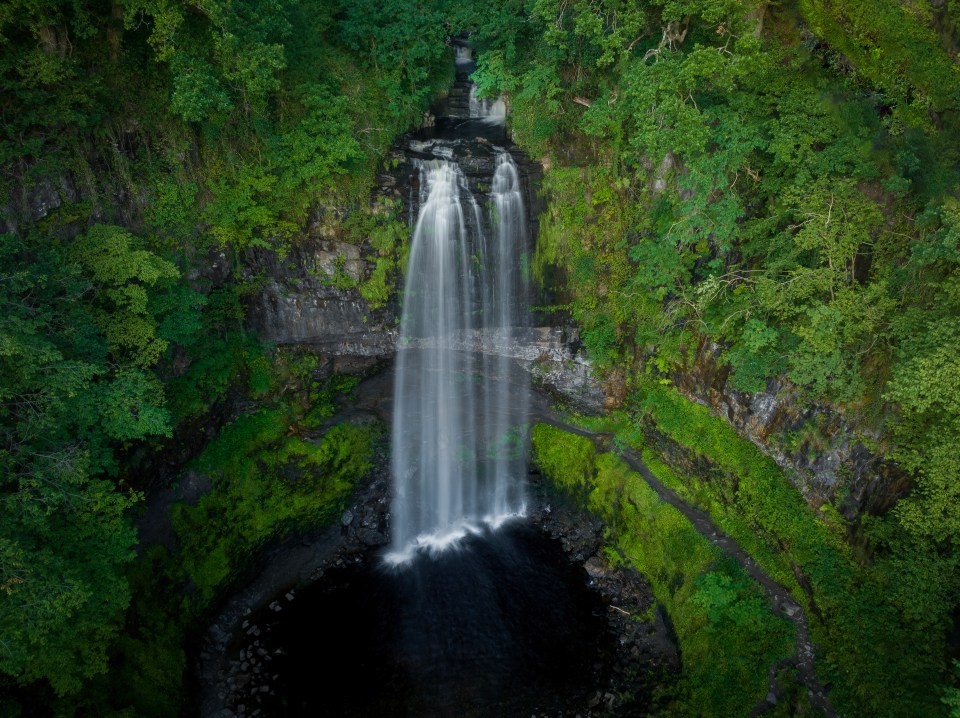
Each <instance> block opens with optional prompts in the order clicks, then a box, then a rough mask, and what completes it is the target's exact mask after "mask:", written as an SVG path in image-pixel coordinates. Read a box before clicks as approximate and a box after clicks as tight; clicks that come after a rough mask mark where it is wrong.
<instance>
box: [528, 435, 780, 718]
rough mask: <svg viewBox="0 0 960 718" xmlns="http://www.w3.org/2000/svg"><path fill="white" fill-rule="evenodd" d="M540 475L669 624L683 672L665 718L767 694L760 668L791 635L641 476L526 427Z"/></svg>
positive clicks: (580, 440)
mask: <svg viewBox="0 0 960 718" xmlns="http://www.w3.org/2000/svg"><path fill="white" fill-rule="evenodd" d="M533 446H534V451H535V453H536V457H537V461H538V462H539V464H540V467H541V469H542V470H543V473H544V475H545V476H547V477H548V478H550V479H551V481H553V482H554V483H555V484H557V485H558V486H560V487H562V488H564V489H565V490H567V491H572V492H574V493H578V494H582V493H584V492H587V499H586V501H587V505H588V506H589V508H590V509H591V510H592V511H593V512H595V513H597V514H598V515H600V516H602V517H603V518H604V520H605V521H606V523H607V524H608V526H609V527H610V534H611V547H610V555H611V557H612V558H614V559H615V560H626V561H628V562H629V563H630V564H631V565H633V566H634V567H636V568H637V569H638V570H639V571H640V572H641V573H643V574H644V575H645V576H646V577H647V579H648V580H649V581H650V584H651V586H652V588H653V591H654V594H655V596H656V598H657V600H658V601H659V602H660V603H661V604H662V605H663V607H664V608H665V609H666V611H667V613H668V614H669V616H670V619H671V621H672V623H673V626H674V629H675V631H676V634H677V640H678V642H679V646H680V651H681V655H682V665H683V674H682V678H681V686H680V691H679V694H678V696H677V697H676V700H675V703H674V704H673V705H672V706H671V707H670V715H690V716H694V715H695V716H731V715H747V714H749V712H750V710H751V709H752V708H753V706H754V705H755V704H756V703H757V702H758V701H760V700H761V699H762V698H763V697H764V695H765V694H766V691H767V681H766V671H767V668H768V667H769V666H770V665H771V664H772V663H773V662H774V661H776V660H778V659H780V658H783V657H785V656H787V655H789V654H790V652H791V645H792V629H791V626H790V624H789V623H788V622H786V621H784V620H782V619H779V618H777V617H775V616H774V615H773V614H772V613H771V610H770V606H769V603H768V601H767V600H766V598H765V596H764V594H763V591H762V589H761V588H760V587H759V586H758V585H757V584H756V583H755V582H753V581H752V580H751V579H750V578H749V576H747V575H746V573H744V571H743V570H742V569H741V568H740V567H739V565H738V564H737V563H736V562H735V561H734V560H732V559H730V558H729V557H727V556H726V555H725V554H723V553H722V552H721V551H720V550H719V549H718V548H716V547H715V546H713V545H712V544H710V542H709V541H707V539H706V538H704V537H703V536H701V535H700V534H699V533H698V532H697V530H696V529H695V528H694V527H693V525H692V524H691V523H690V522H689V521H688V520H687V518H686V517H684V516H683V514H681V513H680V512H679V511H677V510H676V509H675V508H673V507H672V506H670V505H669V504H666V503H664V502H662V501H661V500H660V499H659V497H658V496H657V495H656V493H655V492H654V491H653V490H652V489H651V488H650V487H649V486H648V485H647V483H646V482H645V481H644V480H643V478H642V477H641V476H640V475H639V474H637V473H636V472H633V471H631V470H630V469H629V468H628V467H627V466H626V465H625V464H624V463H623V462H622V461H621V460H620V459H619V458H618V457H616V456H615V455H614V454H611V453H605V454H597V453H596V449H595V448H594V445H593V442H591V441H590V440H589V439H586V438H584V437H580V436H576V435H573V434H570V433H568V432H565V431H562V430H560V429H557V428H555V427H550V426H546V425H543V424H539V425H537V426H536V427H534V431H533Z"/></svg>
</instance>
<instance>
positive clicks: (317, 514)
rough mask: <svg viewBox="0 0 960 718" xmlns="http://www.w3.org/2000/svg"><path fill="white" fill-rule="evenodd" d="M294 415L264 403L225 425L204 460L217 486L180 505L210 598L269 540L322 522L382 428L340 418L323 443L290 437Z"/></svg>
mask: <svg viewBox="0 0 960 718" xmlns="http://www.w3.org/2000/svg"><path fill="white" fill-rule="evenodd" d="M289 427H290V415H289V414H288V413H287V411H286V410H284V409H282V408H281V409H275V410H266V409H262V410H260V411H258V412H257V413H255V414H250V415H247V416H243V417H240V418H239V419H237V420H236V421H234V422H233V423H231V424H230V425H228V426H227V427H225V428H224V430H223V432H221V434H220V436H218V437H217V438H216V439H215V440H214V441H212V442H211V443H210V445H209V446H208V447H207V449H206V450H205V451H204V452H203V454H201V456H200V457H199V458H198V459H197V463H196V469H197V470H198V471H201V472H203V473H206V474H208V475H210V476H211V478H212V479H213V482H214V488H213V491H211V493H209V494H207V495H206V496H204V497H203V498H201V499H200V501H199V502H198V503H197V504H196V505H195V506H184V505H181V506H179V507H178V508H177V510H176V511H175V512H174V515H173V518H174V526H175V528H176V530H177V535H178V537H179V540H180V546H181V548H180V550H181V561H182V565H183V569H184V571H185V572H186V573H187V575H189V577H190V578H191V579H192V581H193V582H194V583H195V584H196V586H197V588H198V590H199V595H200V600H201V601H202V602H203V603H207V602H208V601H209V600H210V599H211V598H212V597H213V596H214V595H215V592H216V591H217V589H219V588H222V586H223V584H224V583H225V582H226V581H227V580H229V579H230V578H232V577H234V576H235V575H236V572H237V571H238V570H240V569H242V568H243V567H244V566H245V565H246V563H247V561H249V558H250V556H252V555H253V552H255V551H256V549H257V548H258V547H260V546H262V545H263V543H264V542H265V541H266V540H267V539H276V538H277V537H281V536H284V535H287V534H289V533H290V532H291V531H292V530H294V529H296V528H302V527H305V526H310V525H317V524H322V523H323V522H324V521H326V520H329V519H330V518H331V517H332V516H334V515H335V514H336V512H338V511H340V510H342V504H343V502H344V501H346V498H347V496H348V495H349V492H350V491H351V490H352V488H353V487H354V485H355V484H356V482H357V481H358V480H359V479H360V478H361V477H362V476H363V475H364V474H366V472H367V470H368V469H369V468H370V465H371V464H370V459H371V452H372V448H373V439H374V434H373V432H372V431H371V429H369V428H363V427H358V426H354V425H351V424H340V425H337V426H336V427H334V428H333V429H331V430H330V431H328V432H327V433H326V434H325V435H324V436H323V438H322V439H321V440H320V441H319V442H314V441H310V440H304V439H301V438H299V437H296V436H287V435H286V434H287V430H288V428H289Z"/></svg>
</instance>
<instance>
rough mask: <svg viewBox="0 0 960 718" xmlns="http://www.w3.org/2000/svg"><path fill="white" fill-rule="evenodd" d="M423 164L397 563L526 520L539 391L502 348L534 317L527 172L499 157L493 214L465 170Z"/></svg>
mask: <svg viewBox="0 0 960 718" xmlns="http://www.w3.org/2000/svg"><path fill="white" fill-rule="evenodd" d="M418 166H419V172H420V211H419V216H418V218H417V222H416V227H415V229H414V232H413V238H412V244H411V248H410V258H409V263H408V267H407V275H406V289H405V292H404V297H403V314H402V319H401V325H400V348H399V350H398V352H397V364H396V379H395V388H394V418H393V476H394V483H395V495H394V501H393V508H392V526H393V546H392V551H391V553H390V554H389V556H388V560H389V561H391V562H393V563H402V562H404V561H406V560H409V559H410V558H412V557H413V556H414V555H415V554H416V553H417V552H418V551H420V550H427V551H431V550H439V549H442V548H443V547H445V546H447V545H449V544H450V543H452V542H455V541H457V540H458V539H460V538H462V537H463V536H465V535H466V534H467V533H470V532H478V531H480V530H482V527H483V526H484V525H488V526H492V527H494V528H495V527H496V526H497V525H499V523H500V522H502V521H503V520H504V519H505V518H508V517H510V516H515V515H520V514H522V513H523V511H524V492H523V476H524V473H525V467H526V456H525V443H524V433H525V429H526V427H525V422H526V413H527V401H528V400H527V391H526V386H525V385H524V380H518V379H517V377H516V372H515V371H514V370H513V369H512V365H511V362H510V360H509V359H507V358H506V357H504V356H502V354H498V353H497V351H496V347H497V346H498V345H499V346H501V347H502V346H503V345H504V342H509V341H510V340H511V338H512V337H513V334H514V331H515V327H517V326H519V325H521V324H522V323H523V321H524V314H525V304H526V303H525V296H524V292H523V278H522V272H521V271H520V254H521V252H522V251H523V249H524V247H525V231H526V218H525V213H524V207H523V199H522V194H521V187H520V182H519V176H518V172H517V166H516V164H515V163H514V161H513V159H512V158H511V157H510V155H509V154H508V153H506V152H503V153H501V154H499V155H498V157H497V159H496V170H495V172H494V175H493V177H492V179H491V182H490V187H491V190H490V193H489V196H488V197H484V198H481V199H482V200H483V204H486V205H488V207H489V211H488V212H485V211H484V209H483V207H481V202H478V200H477V198H476V197H475V196H474V194H473V193H472V192H471V191H470V187H469V183H468V181H467V178H466V177H465V175H464V173H463V172H462V171H461V169H460V167H459V166H458V165H457V164H456V163H455V162H454V161H450V160H423V161H419V163H418ZM478 348H479V349H480V351H479V352H477V351H475V350H476V349H478Z"/></svg>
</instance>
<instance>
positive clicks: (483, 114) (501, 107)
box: [469, 85, 507, 125]
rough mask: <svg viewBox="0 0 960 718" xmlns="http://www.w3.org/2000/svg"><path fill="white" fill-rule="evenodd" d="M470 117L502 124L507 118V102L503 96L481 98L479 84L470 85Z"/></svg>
mask: <svg viewBox="0 0 960 718" xmlns="http://www.w3.org/2000/svg"><path fill="white" fill-rule="evenodd" d="M469 106H470V117H472V118H476V119H481V120H483V121H484V122H487V123H489V124H495V125H500V124H503V123H504V122H506V120H507V104H506V102H504V101H503V98H502V97H498V98H497V99H495V100H491V99H490V98H484V99H480V97H479V96H478V94H477V86H476V85H472V86H471V87H470V105H469Z"/></svg>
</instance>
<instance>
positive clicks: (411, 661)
mask: <svg viewBox="0 0 960 718" xmlns="http://www.w3.org/2000/svg"><path fill="white" fill-rule="evenodd" d="M282 602H283V605H284V608H283V610H282V611H281V612H278V613H268V616H265V617H264V618H263V619H262V621H263V623H266V624H267V625H268V626H269V630H266V631H265V632H264V634H263V635H262V636H261V643H262V645H263V647H264V649H265V650H266V652H267V653H268V654H269V655H271V656H273V660H272V661H271V662H270V663H269V672H270V673H271V674H273V675H276V676H277V677H276V678H275V679H274V680H273V681H272V684H273V686H272V688H273V690H272V693H273V695H264V696H263V697H262V699H261V702H260V703H259V705H260V706H261V707H262V709H263V713H264V715H268V716H410V717H418V718H427V717H430V716H444V717H446V716H451V717H452V716H527V717H528V716H530V715H531V714H532V713H534V712H547V713H550V714H551V715H557V714H558V713H561V712H562V713H569V714H571V715H572V714H573V713H574V712H575V711H576V710H577V709H582V708H583V707H585V705H586V703H587V701H588V700H589V698H590V697H591V696H592V695H593V694H594V692H595V687H596V684H597V681H598V676H599V675H602V674H603V673H604V669H603V665H604V663H605V662H606V661H607V660H608V659H609V655H610V653H611V651H612V645H611V641H612V639H611V638H610V635H609V633H608V631H607V624H606V620H605V618H604V616H605V610H606V609H605V607H604V606H603V605H602V604H601V602H600V599H599V597H598V596H597V595H596V594H594V593H592V592H591V591H589V590H588V589H587V587H586V574H585V573H584V571H583V569H582V568H580V567H575V566H573V565H571V564H570V563H569V562H568V561H567V559H566V557H565V555H564V554H563V551H562V548H561V547H560V545H559V543H558V542H556V541H554V540H552V539H550V538H548V537H546V536H545V535H544V534H542V533H541V532H540V531H538V530H537V529H535V528H534V527H531V526H530V525H528V524H527V523H525V522H519V521H518V522H515V523H513V524H510V525H508V526H505V527H503V528H502V529H501V530H500V531H498V532H496V533H495V534H492V535H489V534H488V535H485V536H482V537H471V538H468V539H466V540H464V542H463V544H462V545H461V547H459V548H457V549H452V550H448V551H446V552H445V553H443V554H442V555H440V556H439V557H436V558H432V557H428V556H421V557H418V558H417V559H416V560H414V561H413V562H412V563H410V564H408V565H405V566H403V567H402V568H399V569H397V568H387V567H386V566H385V565H384V564H383V562H381V561H379V560H375V559H374V560H371V561H369V562H367V563H365V564H362V565H358V566H351V567H347V568H342V569H336V570H333V571H330V572H328V574H327V575H326V576H324V578H322V579H321V580H320V581H318V582H316V583H314V584H312V585H310V586H309V587H307V588H304V589H301V590H299V591H298V592H297V593H296V597H295V599H294V600H293V601H282ZM263 623H261V625H263Z"/></svg>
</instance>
